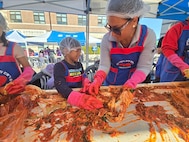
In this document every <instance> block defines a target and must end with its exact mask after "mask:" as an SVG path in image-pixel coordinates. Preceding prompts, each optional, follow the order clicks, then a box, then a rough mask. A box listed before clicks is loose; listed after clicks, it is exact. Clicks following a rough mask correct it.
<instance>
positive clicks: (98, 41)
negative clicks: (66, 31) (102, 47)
mask: <svg viewBox="0 0 189 142" xmlns="http://www.w3.org/2000/svg"><path fill="white" fill-rule="evenodd" d="M85 36H86V33H85ZM98 43H101V39H98V38H95V37H93V36H91V35H89V44H90V45H92V44H98Z"/></svg>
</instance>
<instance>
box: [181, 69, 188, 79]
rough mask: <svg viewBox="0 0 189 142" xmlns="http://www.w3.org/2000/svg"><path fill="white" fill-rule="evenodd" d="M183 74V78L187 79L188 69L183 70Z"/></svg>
mask: <svg viewBox="0 0 189 142" xmlns="http://www.w3.org/2000/svg"><path fill="white" fill-rule="evenodd" d="M182 73H183V74H184V77H186V78H187V79H189V68H188V69H185V70H183V72H182Z"/></svg>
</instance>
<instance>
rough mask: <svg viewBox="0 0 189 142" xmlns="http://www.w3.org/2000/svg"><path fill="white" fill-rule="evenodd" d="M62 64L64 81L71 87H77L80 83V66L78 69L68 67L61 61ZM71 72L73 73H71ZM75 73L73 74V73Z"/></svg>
mask: <svg viewBox="0 0 189 142" xmlns="http://www.w3.org/2000/svg"><path fill="white" fill-rule="evenodd" d="M61 63H62V65H63V66H64V68H65V72H66V74H65V78H66V83H67V85H68V86H69V87H71V88H79V87H81V84H82V79H83V77H82V75H83V74H82V67H81V68H78V69H69V68H68V67H67V65H66V64H65V63H64V62H63V61H62V62H61ZM72 74H73V75H72ZM74 74H75V75H74ZM76 74H77V75H76Z"/></svg>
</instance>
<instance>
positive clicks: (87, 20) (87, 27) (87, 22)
mask: <svg viewBox="0 0 189 142" xmlns="http://www.w3.org/2000/svg"><path fill="white" fill-rule="evenodd" d="M86 4H87V5H86V11H85V13H86V68H87V67H88V62H89V11H91V9H90V0H86Z"/></svg>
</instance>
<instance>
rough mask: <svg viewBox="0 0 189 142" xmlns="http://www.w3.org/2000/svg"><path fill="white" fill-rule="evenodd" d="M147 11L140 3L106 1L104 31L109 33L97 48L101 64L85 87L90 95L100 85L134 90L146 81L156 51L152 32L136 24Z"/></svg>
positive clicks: (128, 0) (144, 5) (137, 0)
mask: <svg viewBox="0 0 189 142" xmlns="http://www.w3.org/2000/svg"><path fill="white" fill-rule="evenodd" d="M147 11H149V6H148V5H146V4H144V2H143V1H141V0H110V1H109V2H108V5H107V8H106V15H107V22H108V23H107V24H106V26H105V28H106V29H108V31H109V32H108V33H106V34H105V35H104V37H103V39H102V42H101V45H100V64H99V68H98V71H97V72H96V73H95V76H94V81H93V82H92V83H91V84H90V85H88V84H86V86H89V87H88V92H89V93H90V94H98V91H99V87H100V86H101V85H102V84H103V85H123V86H124V87H127V88H135V87H136V86H137V84H138V83H141V82H143V81H144V80H145V79H146V77H147V75H148V74H149V73H150V70H151V67H152V64H153V57H154V54H155V49H156V36H155V33H154V31H153V30H152V29H150V28H148V27H147V26H145V25H140V24H139V20H140V17H141V16H142V15H143V14H144V13H146V12H147ZM84 86H85V85H84Z"/></svg>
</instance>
